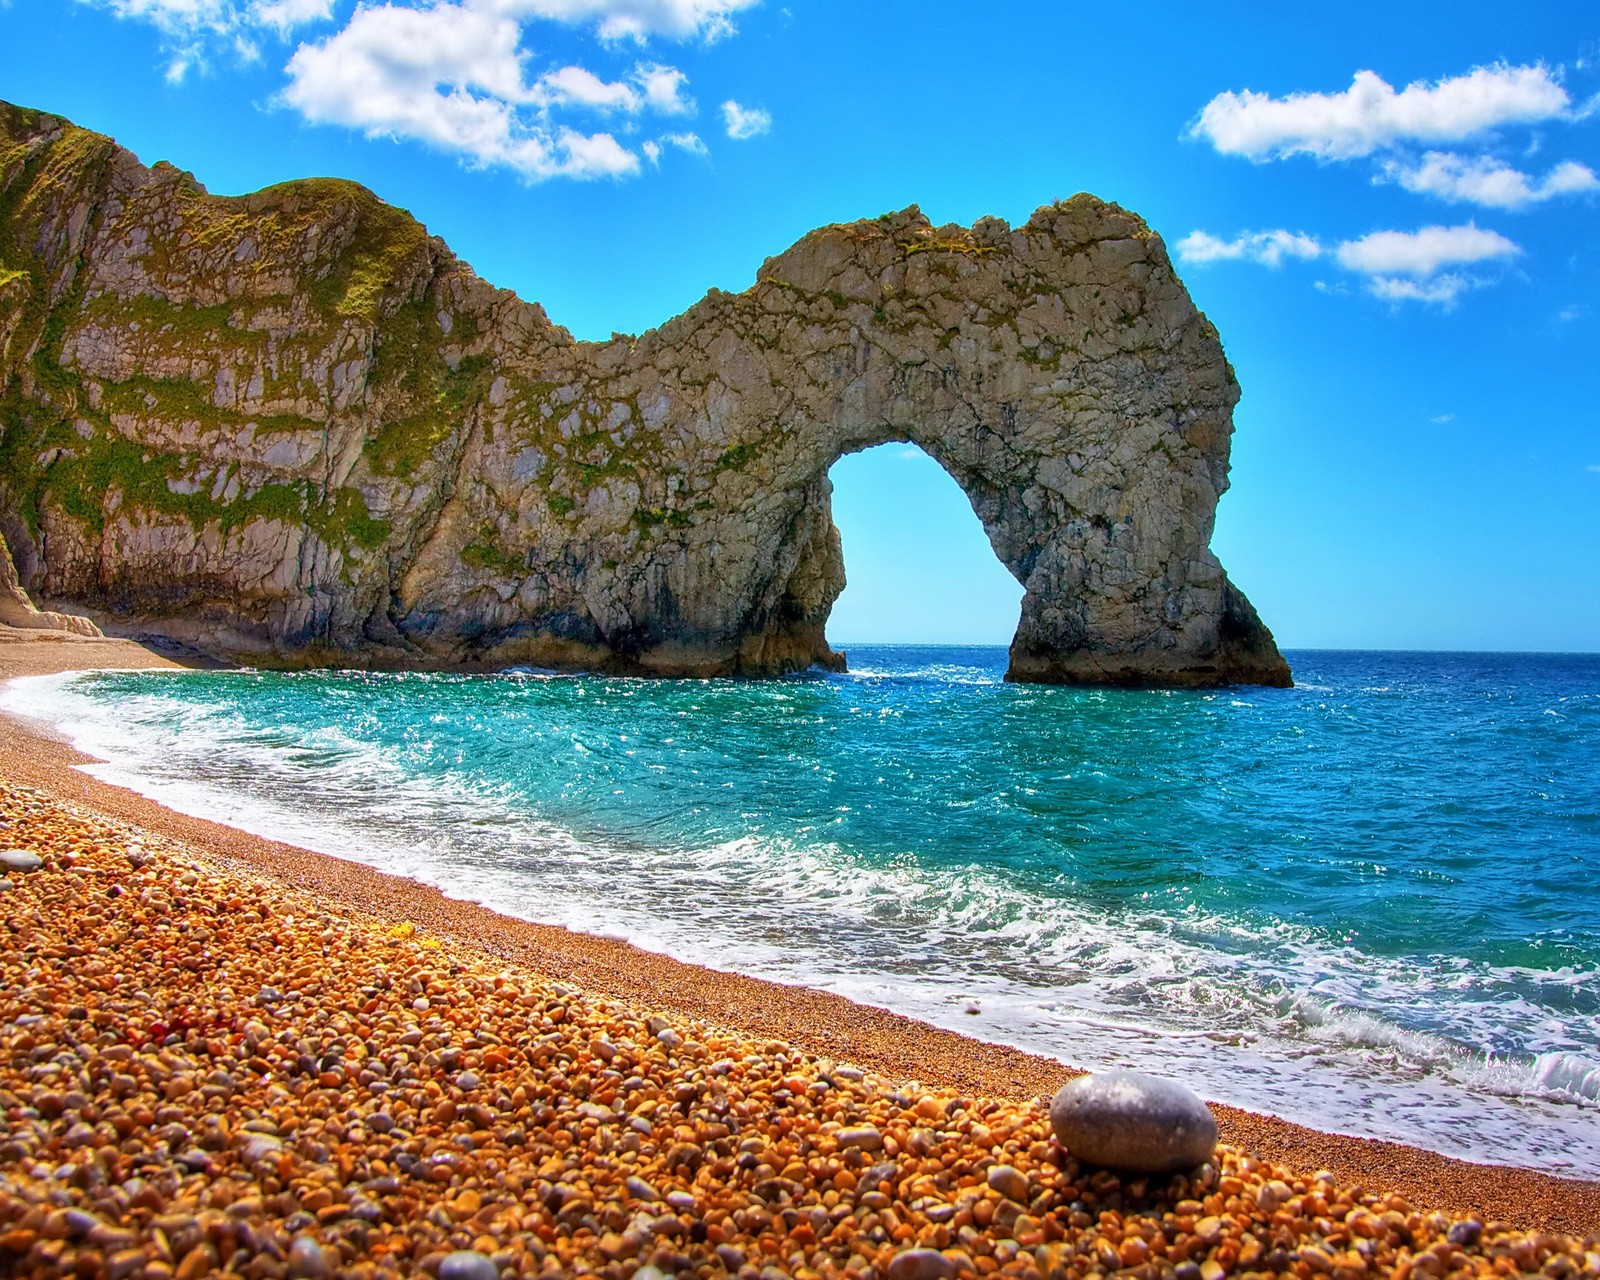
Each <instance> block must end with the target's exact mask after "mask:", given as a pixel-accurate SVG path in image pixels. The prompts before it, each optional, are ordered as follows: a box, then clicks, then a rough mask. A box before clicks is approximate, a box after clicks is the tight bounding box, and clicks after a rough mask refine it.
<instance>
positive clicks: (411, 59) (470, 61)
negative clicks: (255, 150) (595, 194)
mask: <svg viewBox="0 0 1600 1280" xmlns="http://www.w3.org/2000/svg"><path fill="white" fill-rule="evenodd" d="M520 39H521V31H520V28H519V27H518V25H517V23H516V22H514V21H512V20H511V19H509V18H506V17H502V16H498V15H496V14H493V13H490V12H487V11H485V10H483V9H480V8H477V7H475V6H473V5H469V4H436V5H434V6H433V7H432V8H428V9H412V8H406V7H402V6H399V5H394V4H381V5H374V6H371V7H369V8H363V9H357V10H356V12H355V14H354V15H353V16H352V17H351V19H350V22H349V23H348V24H347V25H346V26H345V27H344V29H343V30H341V31H339V32H338V33H336V34H335V35H333V36H330V37H328V38H327V39H326V40H324V41H322V42H321V43H318V44H306V45H302V46H301V47H300V48H299V49H298V50H297V51H296V52H295V55H294V57H292V58H291V59H290V60H289V66H288V73H289V85H288V87H287V88H286V89H285V90H284V91H283V100H284V101H285V102H286V103H288V104H289V105H290V106H292V107H294V108H295V109H296V110H298V111H299V112H300V113H301V114H302V115H303V116H305V118H306V119H308V120H312V121H316V122H318V123H324V124H342V125H349V126H352V127H354V128H359V129H362V130H364V131H365V132H366V133H367V134H368V136H371V137H396V138H412V139H416V140H418V141H421V142H424V143H427V144H429V145H431V146H435V147H438V148H440V149H442V150H446V151H453V152H456V153H459V154H461V155H463V156H465V157H467V158H468V159H470V160H471V161H473V162H474V163H476V164H479V165H503V166H505V167H508V168H511V169H514V170H516V171H517V172H518V173H520V174H521V175H522V176H523V177H525V178H527V179H529V180H539V179H543V178H550V177H555V176H558V175H559V176H565V177H574V178H594V177H605V176H612V177H615V176H620V175H624V174H629V173H634V172H637V170H638V168H639V158H638V156H636V155H635V154H634V153H633V152H631V151H629V150H628V149H627V148H626V147H624V146H622V145H621V144H620V143H619V142H617V140H616V139H615V138H614V137H612V136H611V135H610V134H609V133H596V134H584V133H580V132H578V131H576V130H574V129H571V128H566V127H551V126H549V125H547V124H545V123H543V122H539V121H533V122H530V121H529V120H527V119H525V118H524V116H523V115H522V114H521V113H519V112H518V111H517V109H516V108H517V106H518V105H519V104H530V105H531V104H538V103H540V101H541V97H542V95H543V94H544V93H546V92H547V90H546V89H545V88H543V87H541V86H542V82H541V86H529V85H528V84H526V83H525V80H524V75H523V61H524V54H523V53H522V51H521V49H520V47H519V42H520ZM569 70H572V71H581V69H578V68H570V69H569ZM560 74H561V73H558V76H559V75H560ZM560 83H561V85H562V86H563V88H562V91H563V92H567V93H572V94H580V93H588V94H590V95H591V96H594V95H599V96H600V97H602V98H604V97H605V95H606V92H607V91H606V90H605V86H604V83H603V82H602V81H600V80H599V79H598V77H593V76H589V74H588V73H587V72H581V74H578V75H574V76H568V77H566V78H565V79H564V80H562V81H561V82H560ZM597 86H598V87H597ZM591 105H592V104H591Z"/></svg>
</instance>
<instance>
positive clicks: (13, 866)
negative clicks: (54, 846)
mask: <svg viewBox="0 0 1600 1280" xmlns="http://www.w3.org/2000/svg"><path fill="white" fill-rule="evenodd" d="M42 866H44V859H43V858H41V857H40V856H39V855H38V854H36V853H34V852H33V851H32V850H31V849H0V871H21V872H28V871H37V870H38V869H39V868H40V867H42Z"/></svg>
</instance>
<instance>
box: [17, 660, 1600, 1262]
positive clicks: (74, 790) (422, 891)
mask: <svg viewBox="0 0 1600 1280" xmlns="http://www.w3.org/2000/svg"><path fill="white" fill-rule="evenodd" d="M183 665H184V664H183V663H181V662H178V661H174V660H172V659H170V658H167V657H164V656H161V655H159V654H156V653H154V652H152V651H150V650H147V649H144V648H142V647H140V646H138V645H137V644H135V643H133V642H131V641H126V640H97V639H88V638H81V637H75V636H65V635H62V634H61V633H37V632H36V633H16V632H11V631H10V630H9V629H5V630H4V631H0V681H4V680H9V679H11V678H13V677H17V676H25V675H45V674H53V673H59V672H63V671H68V670H75V669H90V668H101V667H125V668H134V669H138V668H143V669H153V668H178V667H181V666H183ZM6 723H7V724H8V726H9V727H10V728H12V729H13V730H14V732H12V733H10V734H8V735H7V739H6V741H5V742H4V744H0V775H4V776H5V777H6V778H7V779H8V780H9V781H11V782H13V783H21V784H24V785H27V786H30V787H34V788H36V789H38V790H40V791H42V792H44V793H46V794H47V795H48V796H50V797H51V798H53V799H57V800H60V801H64V802H66V803H68V804H71V805H75V806H79V807H81V808H84V809H87V810H90V811H92V812H93V813H97V814H103V815H106V816H108V817H110V818H112V819H115V820H118V821H121V822H125V823H130V824H133V825H135V826H137V827H140V828H143V829H145V830H147V831H150V832H152V833H154V834H156V835H159V836H163V837H166V838H169V839H173V840H176V841H178V842H179V843H181V844H184V845H187V846H189V847H191V848H193V849H195V850H197V851H199V852H201V853H204V854H207V855H210V856H212V857H220V858H222V859H225V860H227V861H229V862H233V863H238V864H242V865H243V866H244V867H245V868H247V869H248V870H249V871H251V872H253V873H255V874H258V875H264V876H266V877H268V878H270V879H273V880H276V881H278V882H279V883H281V884H283V885H285V886H287V887H290V888H294V889H298V890H301V891H303V892H309V893H310V894H312V895H313V896H315V897H316V898H318V899H321V900H324V901H327V902H329V903H331V904H336V905H337V906H338V907H339V908H340V909H341V910H343V911H346V912H350V913H352V914H353V915H355V916H357V917H360V918H365V919H366V920H369V921H371V922H373V923H374V924H377V925H379V926H382V927H390V926H393V925H396V924H399V923H401V922H405V921H409V922H412V923H414V924H415V925H416V926H417V927H418V928H419V929H425V930H426V931H427V932H428V933H430V934H435V935H438V936H440V937H444V938H448V939H450V940H451V942H452V944H453V945H459V946H463V947H465V948H468V949H471V950H474V951H476V952H478V953H479V954H480V955H483V956H487V957H492V958H493V959H494V961H495V962H497V963H502V964H506V963H509V964H512V965H515V966H517V967H519V968H523V969H526V970H529V971H532V972H533V973H536V974H538V975H541V976H543V977H545V978H548V979H553V980H561V981H567V982H571V983H574V984H576V985H577V986H578V987H580V988H582V989H583V990H584V991H585V992H586V993H588V994H589V995H591V996H594V997H598V998H611V999H617V1000H621V1001H624V1002H626V1003H628V1004H630V1005H633V1006H635V1007H643V1008H660V1009H663V1010H666V1011H670V1012H672V1013H674V1014H676V1015H679V1016H683V1017H687V1018H693V1019H699V1020H703V1021H707V1022H711V1023H714V1024H717V1025H720V1026H724V1027H728V1028H730V1029H732V1030H735V1031H737V1032H739V1033H741V1034H744V1035H747V1036H755V1037H768V1038H772V1039H778V1040H784V1041H787V1042H789V1043H791V1044H794V1045H795V1046H797V1047H800V1048H803V1049H805V1050H806V1051H808V1052H811V1053H814V1054H818V1055H821V1056H824V1057H828V1058H834V1059H838V1060H841V1061H848V1062H851V1063H853V1064H855V1065H858V1066H860V1067H863V1068H866V1069H868V1070H871V1071H874V1072H876V1073H878V1074H879V1075H881V1076H883V1077H885V1078H887V1079H892V1080H918V1081H920V1082H921V1083H922V1084H923V1085H925V1086H927V1087H929V1088H935V1089H944V1090H952V1091H957V1092H969V1093H974V1094H979V1095H982V1096H984V1097H993V1098H1007V1099H1032V1098H1037V1097H1039V1096H1041V1095H1048V1094H1051V1093H1053V1092H1054V1091H1055V1089H1056V1088H1058V1087H1059V1086H1060V1084H1061V1083H1063V1082H1064V1081H1065V1080H1066V1079H1068V1078H1069V1077H1071V1076H1073V1075H1076V1074H1078V1073H1077V1072H1076V1071H1074V1070H1072V1069H1071V1068H1068V1067H1066V1066H1064V1065H1063V1064H1061V1063H1059V1062H1056V1061H1055V1060H1053V1059H1049V1058H1045V1057H1042V1056H1040V1055H1035V1054H1031V1053H1027V1052H1024V1051H1022V1050H1018V1049H1013V1048H1009V1047H1006V1046H1002V1045H996V1044H990V1043H988V1042H984V1041H978V1040H973V1039H970V1038H968V1037H966V1036H963V1035H960V1034H959V1033H956V1032H953V1031H946V1030H943V1029H939V1028H936V1027H933V1026H931V1025H928V1024H926V1023H922V1022H918V1021H915V1020H913V1019H910V1018H906V1017H903V1016H901V1015H897V1014H894V1013H890V1012H888V1011H887V1010H883V1009H878V1008H874V1007H871V1006H867V1005H861V1004H856V1003H853V1002H851V1001H849V1000H847V999H845V998H844V997H842V996H837V995H833V994H831V993H827V992H821V991H815V990H812V989H809V988H804V987H790V986H783V985H779V984H776V983H772V982H769V981H765V980H762V979H757V978H749V977H744V976H740V975H736V974H729V973H723V972H720V971H716V970H711V969H704V968H700V967H698V966H694V965H690V964H686V963H683V962H680V961H676V960H673V959H671V958H669V957H666V956H662V955H658V954H656V953H653V952H648V951H644V950H641V949H639V948H637V947H634V946H633V945H631V944H629V943H625V942H621V941H618V940H614V939H607V938H601V937H597V936H593V935H586V934H578V933H572V932H570V931H568V930H565V929H562V928H559V927H557V926H551V925H540V924H532V923H528V922H524V921H520V920H516V919H513V918H511V917H507V916H504V915H501V914H499V913H497V912H495V911H492V910H490V909H489V908H486V907H482V906H479V905H477V904H474V903H469V902H460V901H456V900H453V899H450V898H447V897H445V895H444V894H442V893H441V892H440V891H438V890H436V889H433V888H430V887H428V886H425V885H422V884H420V883H418V882H414V881H410V880H406V879H404V878H401V877H398V876H393V875H390V874H388V873H385V872H381V871H377V870H374V869H372V868H370V867H367V866H364V865H362V864H358V863H353V862H346V861H343V860H341V859H338V858H334V857H331V856H328V855H324V854H318V853H313V852H310V851H308V850H305V849H300V848H298V847H296V846H292V845H287V844H283V843H280V842H277V841H273V840H269V839H264V838H261V837H257V836H253V835H249V834H246V833H244V832H242V831H238V830H236V829H234V828H231V827H225V826H222V825H220V824H217V823H213V822H210V821H207V820H205V819H200V818H193V817H188V816H186V815H183V814H180V813H177V812H176V811H174V810H170V809H167V808H165V807H163V806H161V805H159V804H157V803H156V802H154V801H151V800H148V799H146V798H144V797H142V796H139V795H137V794H136V793H134V792H132V791H128V790H125V789H123V788H120V787H116V786H112V785H110V784H107V783H103V782H100V781H98V780H97V779H94V778H92V777H90V776H89V775H87V774H85V773H83V772H82V771H81V770H79V769H77V768H75V767H74V766H75V765H79V764H83V763H87V762H89V757H86V756H83V755H81V754H80V753H78V752H77V751H75V750H74V749H73V748H71V747H70V746H68V745H67V744H66V743H64V742H61V741H59V740H56V739H52V738H50V737H48V736H45V735H44V734H42V733H40V732H39V731H38V730H37V728H35V727H34V726H32V725H28V724H24V723H23V722H21V721H18V720H14V719H10V718H7V720H6ZM1212 1110H1213V1112H1214V1113H1215V1114H1216V1116H1217V1118H1218V1121H1219V1124H1220V1127H1221V1130H1222V1136H1223V1141H1224V1142H1226V1143H1230V1144H1233V1145H1236V1146H1238V1147H1241V1148H1243V1149H1245V1150H1247V1151H1248V1152H1249V1153H1250V1154H1251V1155H1254V1156H1258V1157H1261V1158H1265V1159H1267V1160H1270V1161H1272V1162H1274V1163H1278V1164H1283V1165H1288V1166H1292V1167H1294V1168H1295V1169H1297V1170H1298V1171H1300V1172H1302V1173H1304V1174H1309V1173H1311V1172H1312V1171H1314V1170H1324V1169H1325V1170H1328V1171H1330V1172H1331V1173H1333V1174H1334V1175H1335V1177H1336V1178H1337V1179H1338V1180H1339V1181H1340V1182H1341V1183H1345V1184H1360V1185H1362V1186H1364V1187H1366V1188H1367V1189H1368V1190H1369V1191H1372V1192H1377V1193H1380V1194H1388V1193H1395V1194H1399V1195H1402V1196H1404V1197H1405V1198H1406V1199H1408V1200H1410V1201H1413V1202H1415V1203H1417V1204H1420V1205H1425V1206H1427V1207H1428V1208H1430V1209H1438V1210H1443V1211H1446V1212H1456V1213H1471V1214H1475V1215H1479V1216H1481V1217H1483V1218H1485V1219H1491V1220H1496V1219H1497V1220H1500V1221H1504V1222H1507V1223H1511V1224H1514V1225H1516V1226H1518V1227H1522V1228H1525V1229H1548V1230H1558V1231H1564V1232H1570V1233H1573V1234H1578V1235H1582V1234H1585V1233H1588V1232H1593V1231H1600V1182H1597V1181H1587V1180H1583V1179H1576V1178H1566V1177H1560V1176H1558V1175H1553V1174H1546V1173H1541V1172H1538V1171H1534V1170H1528V1169H1522V1168H1518V1167H1514V1166H1498V1165H1479V1164H1473V1163H1469V1162H1466V1161H1462V1160H1457V1159H1453V1158H1451V1157H1447V1156H1442V1155H1438V1154H1436V1153H1433V1152H1430V1151H1426V1150H1424V1149H1422V1148H1417V1147H1411V1146H1407V1145H1404V1144H1401V1143H1396V1142H1388V1141H1383V1140H1375V1139H1367V1138H1359V1137H1351V1136H1346V1135H1339V1134H1329V1133H1324V1132H1321V1131H1319V1130H1315V1129H1311V1128H1308V1127H1306V1126H1303V1125H1299V1124H1295V1123H1294V1122H1292V1121H1288V1120H1283V1119H1279V1118H1277V1117H1271V1116H1263V1115H1257V1114H1255V1113H1252V1112H1248V1111H1244V1110H1241V1109H1238V1108H1234V1107H1229V1106H1224V1105H1221V1104H1213V1106H1212Z"/></svg>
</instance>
